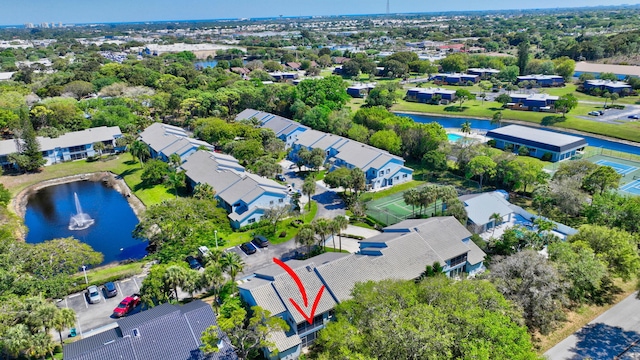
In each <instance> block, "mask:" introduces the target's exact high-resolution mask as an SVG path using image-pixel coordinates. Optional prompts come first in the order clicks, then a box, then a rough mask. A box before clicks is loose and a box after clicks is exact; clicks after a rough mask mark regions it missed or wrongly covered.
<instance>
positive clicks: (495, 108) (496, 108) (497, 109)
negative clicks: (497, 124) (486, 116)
mask: <svg viewBox="0 0 640 360" xmlns="http://www.w3.org/2000/svg"><path fill="white" fill-rule="evenodd" d="M489 110H491V111H502V110H505V109H504V108H502V107H495V106H492V107H490V108H489Z"/></svg>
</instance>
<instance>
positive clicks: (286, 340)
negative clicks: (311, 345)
mask: <svg viewBox="0 0 640 360" xmlns="http://www.w3.org/2000/svg"><path fill="white" fill-rule="evenodd" d="M267 339H268V340H269V341H270V342H272V343H274V344H275V345H276V346H275V347H276V349H278V351H285V350H287V349H291V348H292V347H294V346H298V345H299V344H300V343H301V342H302V341H301V340H300V337H299V336H298V334H296V333H295V332H292V331H290V334H286V333H285V332H284V331H274V332H272V333H270V334H269V336H268V338H267ZM270 350H273V349H270Z"/></svg>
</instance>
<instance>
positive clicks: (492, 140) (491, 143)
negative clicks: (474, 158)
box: [487, 139, 496, 147]
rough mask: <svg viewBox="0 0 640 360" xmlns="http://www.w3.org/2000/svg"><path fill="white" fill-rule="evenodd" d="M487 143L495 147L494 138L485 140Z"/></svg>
mask: <svg viewBox="0 0 640 360" xmlns="http://www.w3.org/2000/svg"><path fill="white" fill-rule="evenodd" d="M487 145H489V146H491V147H496V141H495V140H494V139H491V140H489V141H487Z"/></svg>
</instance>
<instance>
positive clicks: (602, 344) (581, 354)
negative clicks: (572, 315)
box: [544, 292, 640, 360]
mask: <svg viewBox="0 0 640 360" xmlns="http://www.w3.org/2000/svg"><path fill="white" fill-rule="evenodd" d="M636 295H637V292H636V293H633V294H631V295H629V296H628V297H627V298H626V299H624V300H622V301H621V302H619V303H618V304H616V305H615V306H614V307H612V308H611V309H609V310H607V311H606V312H605V313H603V314H602V315H600V316H598V317H597V318H595V319H594V320H593V321H591V322H590V323H589V324H587V325H585V326H584V327H583V328H582V329H580V330H578V331H576V332H575V333H573V334H572V335H571V336H569V337H568V338H566V339H564V340H562V341H561V342H560V343H558V344H557V345H556V346H554V347H553V348H551V349H550V350H549V351H547V352H546V353H545V354H544V355H545V356H546V357H547V358H548V359H550V360H566V359H571V360H578V359H587V358H589V359H614V358H617V359H638V358H640V348H639V347H638V343H637V342H638V341H640V300H638V299H636Z"/></svg>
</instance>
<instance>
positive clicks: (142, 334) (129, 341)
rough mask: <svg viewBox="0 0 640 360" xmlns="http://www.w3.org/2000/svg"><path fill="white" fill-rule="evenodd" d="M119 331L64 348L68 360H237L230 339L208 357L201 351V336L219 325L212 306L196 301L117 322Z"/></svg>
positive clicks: (159, 307)
mask: <svg viewBox="0 0 640 360" xmlns="http://www.w3.org/2000/svg"><path fill="white" fill-rule="evenodd" d="M118 325H120V327H119V328H117V329H113V330H110V331H108V332H105V333H102V334H97V335H95V336H93V337H90V338H87V339H82V340H79V341H76V342H74V343H71V344H67V345H65V346H64V358H65V359H66V360H103V359H114V360H116V359H131V360H147V359H148V360H156V359H167V360H173V359H175V360H185V359H203V360H204V359H214V360H234V359H237V356H236V355H235V353H234V352H233V349H232V348H231V344H230V343H229V339H228V337H227V336H226V335H225V334H224V333H222V332H219V336H221V338H222V339H223V343H224V346H223V348H222V350H221V351H220V352H219V353H214V354H211V355H209V356H205V355H204V354H203V353H202V352H201V351H200V349H199V347H200V345H202V343H201V342H200V336H201V334H202V332H203V331H204V330H205V329H206V328H208V327H209V326H211V325H216V317H215V314H214V313H213V310H212V309H211V306H210V305H208V304H206V303H204V302H202V301H199V300H196V301H194V302H192V303H190V304H188V305H185V306H175V305H171V304H162V305H159V306H157V307H155V308H152V309H149V310H147V311H142V312H140V313H138V314H135V315H132V316H129V317H127V318H124V319H121V320H119V321H118Z"/></svg>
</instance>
